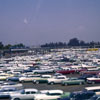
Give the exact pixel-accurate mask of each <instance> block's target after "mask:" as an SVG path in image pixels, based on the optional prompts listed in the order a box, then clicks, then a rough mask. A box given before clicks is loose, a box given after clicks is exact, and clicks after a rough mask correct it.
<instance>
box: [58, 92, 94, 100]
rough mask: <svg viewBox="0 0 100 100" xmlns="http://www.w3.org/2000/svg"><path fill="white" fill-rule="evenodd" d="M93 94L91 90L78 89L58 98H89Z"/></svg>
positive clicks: (68, 99) (79, 99) (66, 99)
mask: <svg viewBox="0 0 100 100" xmlns="http://www.w3.org/2000/svg"><path fill="white" fill-rule="evenodd" d="M93 95H95V93H94V92H93V91H79V92H72V93H70V96H67V97H66V98H64V99H63V98H60V99H58V100H91V99H90V98H91V97H92V96H93Z"/></svg>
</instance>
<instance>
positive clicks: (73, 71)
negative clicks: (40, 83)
mask: <svg viewBox="0 0 100 100" xmlns="http://www.w3.org/2000/svg"><path fill="white" fill-rule="evenodd" d="M56 73H61V74H73V73H75V70H73V69H70V70H68V69H67V70H58V71H56Z"/></svg>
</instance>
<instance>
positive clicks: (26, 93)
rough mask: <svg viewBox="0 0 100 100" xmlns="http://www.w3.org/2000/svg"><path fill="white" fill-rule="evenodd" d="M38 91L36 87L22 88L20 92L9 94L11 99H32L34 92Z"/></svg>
mask: <svg viewBox="0 0 100 100" xmlns="http://www.w3.org/2000/svg"><path fill="white" fill-rule="evenodd" d="M36 93H38V90H37V89H24V90H22V92H19V93H16V94H11V95H10V97H11V100H32V99H33V98H34V94H36Z"/></svg>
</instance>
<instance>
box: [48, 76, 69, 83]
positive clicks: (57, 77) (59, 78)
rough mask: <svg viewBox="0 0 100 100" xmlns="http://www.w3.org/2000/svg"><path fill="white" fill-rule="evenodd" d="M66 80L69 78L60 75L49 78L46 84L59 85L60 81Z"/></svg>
mask: <svg viewBox="0 0 100 100" xmlns="http://www.w3.org/2000/svg"><path fill="white" fill-rule="evenodd" d="M68 79H69V78H67V77H66V76H64V75H61V76H55V77H53V78H49V79H48V80H47V81H48V84H55V83H61V82H62V81H65V80H68Z"/></svg>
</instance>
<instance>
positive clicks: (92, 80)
mask: <svg viewBox="0 0 100 100" xmlns="http://www.w3.org/2000/svg"><path fill="white" fill-rule="evenodd" d="M87 83H92V84H95V83H100V77H98V76H95V77H90V78H87Z"/></svg>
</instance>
